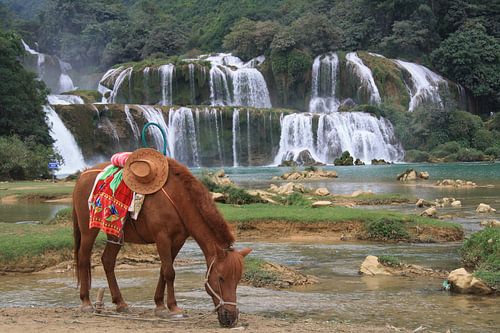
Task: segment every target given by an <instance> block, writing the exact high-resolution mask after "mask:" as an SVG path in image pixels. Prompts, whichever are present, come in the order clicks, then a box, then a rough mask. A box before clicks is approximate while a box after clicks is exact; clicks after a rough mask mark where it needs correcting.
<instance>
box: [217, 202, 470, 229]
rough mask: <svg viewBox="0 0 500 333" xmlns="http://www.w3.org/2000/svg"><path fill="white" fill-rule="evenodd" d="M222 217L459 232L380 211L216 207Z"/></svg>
mask: <svg viewBox="0 0 500 333" xmlns="http://www.w3.org/2000/svg"><path fill="white" fill-rule="evenodd" d="M218 207H219V209H220V211H221V212H222V214H223V215H224V217H225V218H226V219H227V220H228V221H231V222H246V221H255V220H281V221H290V222H306V223H314V222H332V223H335V222H347V221H357V222H371V221H376V220H379V219H390V220H395V221H400V222H402V223H408V224H410V225H417V224H419V225H430V226H436V227H443V228H460V225H459V224H457V223H450V222H444V221H441V220H436V219H431V218H428V217H423V216H416V215H408V214H403V213H398V212H391V211H383V210H367V209H361V208H347V207H321V208H311V207H303V206H278V205H267V204H251V205H244V206H233V205H227V204H219V205H218Z"/></svg>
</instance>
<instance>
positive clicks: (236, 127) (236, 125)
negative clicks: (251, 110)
mask: <svg viewBox="0 0 500 333" xmlns="http://www.w3.org/2000/svg"><path fill="white" fill-rule="evenodd" d="M232 134H233V167H237V166H238V138H239V137H240V110H238V109H236V108H235V109H234V110H233V126H232Z"/></svg>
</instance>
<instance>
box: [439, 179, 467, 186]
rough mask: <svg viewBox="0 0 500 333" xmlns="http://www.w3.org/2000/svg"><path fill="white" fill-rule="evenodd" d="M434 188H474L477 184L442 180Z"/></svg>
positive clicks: (459, 180) (458, 180)
mask: <svg viewBox="0 0 500 333" xmlns="http://www.w3.org/2000/svg"><path fill="white" fill-rule="evenodd" d="M436 186H453V187H476V186H477V184H476V183H474V182H471V181H465V180H461V179H457V180H453V179H443V180H438V181H437V182H436Z"/></svg>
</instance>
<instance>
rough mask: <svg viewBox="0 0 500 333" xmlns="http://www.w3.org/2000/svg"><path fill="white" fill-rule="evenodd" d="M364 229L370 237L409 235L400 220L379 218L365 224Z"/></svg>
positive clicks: (389, 237)
mask: <svg viewBox="0 0 500 333" xmlns="http://www.w3.org/2000/svg"><path fill="white" fill-rule="evenodd" d="M366 230H367V232H368V235H369V237H370V238H371V239H380V240H386V239H395V240H398V239H408V238H410V235H409V233H408V231H407V230H406V228H405V226H404V225H403V223H402V222H401V221H397V220H393V219H388V218H381V219H377V220H374V221H371V222H369V223H368V224H367V226H366Z"/></svg>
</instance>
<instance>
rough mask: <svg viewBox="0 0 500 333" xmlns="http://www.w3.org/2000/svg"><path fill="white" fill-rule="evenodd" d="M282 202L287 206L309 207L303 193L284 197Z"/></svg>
mask: <svg viewBox="0 0 500 333" xmlns="http://www.w3.org/2000/svg"><path fill="white" fill-rule="evenodd" d="M281 202H282V203H283V204H284V205H287V206H307V205H309V201H308V200H307V199H306V198H305V197H304V195H303V194H301V193H297V192H295V193H292V194H290V195H287V196H286V197H284V198H283V199H282V200H281Z"/></svg>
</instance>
